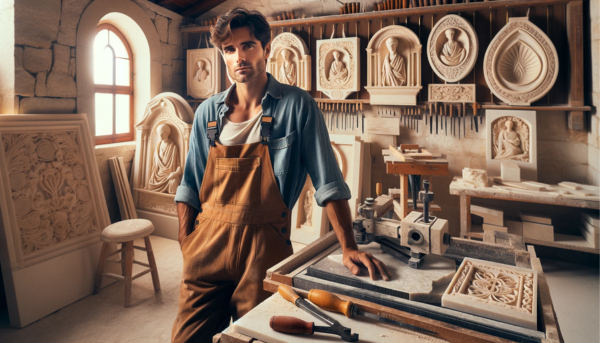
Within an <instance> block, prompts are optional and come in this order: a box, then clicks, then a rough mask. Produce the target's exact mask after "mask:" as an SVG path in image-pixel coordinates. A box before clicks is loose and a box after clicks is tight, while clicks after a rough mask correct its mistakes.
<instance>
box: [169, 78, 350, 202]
mask: <svg viewBox="0 0 600 343" xmlns="http://www.w3.org/2000/svg"><path fill="white" fill-rule="evenodd" d="M267 75H268V78H269V80H268V82H267V90H266V93H265V96H264V97H263V98H262V102H261V104H262V110H263V116H271V117H273V124H272V127H271V136H270V138H269V142H268V145H269V155H270V156H271V163H272V164H273V172H274V174H275V179H276V181H277V186H279V191H280V192H281V195H282V197H283V201H284V202H285V204H286V206H287V207H288V208H293V207H294V204H296V201H297V200H298V197H299V196H300V192H301V191H302V188H303V187H304V182H305V180H306V174H307V172H308V174H309V175H310V178H311V180H312V183H313V185H314V187H315V190H316V192H315V200H316V201H317V204H318V205H319V206H321V207H323V206H324V202H325V201H327V200H340V199H350V198H351V194H350V189H349V188H348V185H347V184H346V182H344V178H343V176H342V172H341V171H340V168H339V166H338V164H337V162H336V159H335V155H334V153H333V149H332V147H331V143H330V141H329V134H328V132H327V127H326V126H325V120H324V119H323V115H322V114H321V111H320V110H319V107H318V106H317V103H316V102H315V100H314V99H313V98H312V97H311V96H310V94H308V93H307V92H305V91H304V90H302V89H300V88H298V87H295V86H289V85H285V84H281V83H279V82H278V81H277V80H276V79H275V78H274V77H273V76H272V75H271V74H269V73H267ZM233 87H235V84H234V85H232V86H231V87H229V89H227V90H226V91H224V92H221V93H219V94H215V95H213V96H212V97H210V98H208V99H207V100H205V101H204V102H202V104H200V106H199V107H198V109H197V110H196V116H195V118H194V124H193V126H192V132H191V134H190V148H189V152H188V155H187V161H186V163H185V168H184V171H183V179H182V180H181V184H180V186H179V187H178V188H177V194H176V196H175V201H176V202H185V203H187V204H189V205H191V206H193V207H194V208H196V209H197V210H200V199H199V197H198V193H199V191H200V186H201V185H202V177H203V176H204V168H205V167H206V161H207V158H208V149H209V144H208V139H207V138H206V124H207V123H208V122H209V121H215V120H216V121H217V122H218V124H217V125H218V127H219V132H221V128H222V125H223V116H224V115H225V113H226V112H227V110H228V109H229V107H228V106H227V100H228V99H229V94H230V92H231V90H232V89H233Z"/></svg>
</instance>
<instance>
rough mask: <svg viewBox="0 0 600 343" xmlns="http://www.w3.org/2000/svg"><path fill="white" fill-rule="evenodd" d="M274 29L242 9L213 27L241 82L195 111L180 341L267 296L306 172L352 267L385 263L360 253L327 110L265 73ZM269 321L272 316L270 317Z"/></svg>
mask: <svg viewBox="0 0 600 343" xmlns="http://www.w3.org/2000/svg"><path fill="white" fill-rule="evenodd" d="M270 38H271V33H270V27H269V24H268V23H267V21H266V20H265V18H264V16H263V15H262V14H260V13H259V12H256V11H248V10H246V9H244V8H235V9H233V10H231V11H230V12H228V13H227V14H225V15H223V16H222V17H221V18H220V19H219V21H218V22H217V24H216V25H215V27H213V28H211V42H212V44H213V45H214V46H215V47H217V48H218V49H219V50H220V51H221V52H222V54H223V58H224V60H225V63H226V65H227V72H228V74H229V77H230V78H231V79H232V80H233V81H234V84H233V85H232V86H231V87H230V88H229V89H228V90H227V91H225V92H222V93H220V94H217V95H215V96H213V97H211V98H209V99H207V100H206V101H204V102H203V103H202V104H201V105H200V107H199V108H198V110H197V112H196V116H195V119H194V124H193V128H192V133H191V136H190V149H189V153H188V158H187V162H186V165H185V170H184V176H183V180H182V182H181V185H180V186H179V188H178V190H177V195H176V197H175V201H177V212H178V216H179V241H180V243H181V250H182V253H183V261H184V266H183V277H182V283H181V288H180V295H179V309H178V315H177V319H176V320H175V323H174V324H173V333H172V341H173V342H185V341H193V342H211V337H212V336H213V335H214V334H216V333H217V332H219V331H221V330H222V329H223V328H225V327H226V326H227V325H228V324H229V320H230V317H233V318H234V320H236V319H238V318H239V317H241V316H243V315H244V314H245V313H247V312H248V311H250V310H251V309H252V308H253V307H254V306H256V305H258V304H259V303H260V302H262V301H263V300H264V299H266V298H267V297H268V296H269V293H268V292H266V291H264V290H263V289H262V280H263V279H264V277H265V274H266V270H267V269H268V268H270V267H271V266H273V265H275V264H276V263H278V262H280V261H281V260H283V259H285V258H286V257H288V256H290V255H291V254H292V247H291V242H290V231H291V227H290V225H291V222H290V219H291V218H290V217H291V210H290V209H291V208H292V207H293V206H294V204H295V203H296V201H297V200H298V196H299V194H300V191H301V190H302V188H303V186H304V182H305V180H306V175H307V171H308V174H310V177H311V179H312V182H313V185H314V187H315V189H316V192H315V195H314V197H315V199H316V202H317V204H318V205H319V206H325V207H326V209H327V214H328V216H329V219H330V221H331V224H332V226H333V228H334V230H335V232H336V234H337V237H338V240H339V242H340V244H341V246H342V249H343V252H344V265H345V266H346V267H348V268H350V271H351V272H352V273H354V274H358V273H359V267H358V265H361V264H362V265H365V266H366V267H367V268H368V270H369V273H370V276H371V278H373V279H375V277H376V273H380V274H381V275H383V278H384V279H386V280H387V279H389V278H388V276H387V275H388V274H387V272H386V270H385V266H384V265H383V263H381V262H380V261H378V260H377V259H375V258H373V257H372V256H371V255H370V254H367V253H362V252H359V251H358V248H357V245H356V242H355V240H354V234H353V232H352V219H351V212H350V207H349V206H348V202H347V199H349V198H350V196H351V195H350V190H349V189H348V186H347V185H346V183H345V182H344V180H343V177H342V173H341V171H340V169H339V167H338V166H337V163H336V160H335V156H334V153H333V149H332V148H331V144H330V141H329V136H328V134H327V129H326V127H325V122H324V120H323V117H322V115H321V113H320V111H319V108H318V107H317V104H316V102H315V101H314V99H312V97H311V96H310V95H309V94H308V93H306V92H305V91H303V90H301V89H299V88H297V87H293V86H289V85H283V84H281V83H279V82H278V81H277V80H276V79H275V78H274V77H273V76H272V75H270V74H267V73H266V71H265V70H266V60H267V59H268V58H269V53H270V52H271V47H270ZM265 320H268V319H267V318H265Z"/></svg>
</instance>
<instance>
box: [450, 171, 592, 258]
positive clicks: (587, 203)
mask: <svg viewBox="0 0 600 343" xmlns="http://www.w3.org/2000/svg"><path fill="white" fill-rule="evenodd" d="M450 194H452V195H458V196H459V197H460V237H462V238H483V232H479V231H478V230H473V227H472V223H471V198H472V197H475V198H487V199H497V200H507V201H520V202H530V203H538V204H548V205H558V206H568V207H578V208H590V209H600V199H598V197H597V196H586V197H582V196H575V195H558V196H557V195H556V194H555V193H552V192H532V191H524V190H519V189H515V190H506V189H497V188H493V187H481V188H480V187H478V188H472V187H467V186H465V185H464V184H463V183H462V182H460V181H459V179H458V178H455V179H454V180H453V181H452V183H450ZM525 243H529V244H535V245H544V246H549V247H554V248H561V249H569V250H576V251H581V252H587V253H593V254H598V253H599V250H598V249H594V248H592V246H591V245H590V244H589V243H588V242H587V241H586V240H585V239H584V238H583V237H580V236H571V235H563V234H555V240H554V242H546V241H538V240H534V239H528V238H525Z"/></svg>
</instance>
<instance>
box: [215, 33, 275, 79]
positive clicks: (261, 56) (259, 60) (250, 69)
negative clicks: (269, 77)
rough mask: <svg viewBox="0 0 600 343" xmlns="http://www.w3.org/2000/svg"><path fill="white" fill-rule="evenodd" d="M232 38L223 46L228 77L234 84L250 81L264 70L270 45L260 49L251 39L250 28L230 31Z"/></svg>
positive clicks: (258, 42) (255, 40)
mask: <svg viewBox="0 0 600 343" xmlns="http://www.w3.org/2000/svg"><path fill="white" fill-rule="evenodd" d="M231 34H232V37H231V39H230V40H229V41H228V42H225V44H223V56H224V58H225V63H226V64H227V71H228V72H229V76H230V77H231V78H232V79H233V80H234V81H235V82H236V83H245V82H249V81H252V80H253V79H254V78H256V77H257V76H258V75H260V74H261V73H264V72H265V70H266V62H265V60H266V59H267V58H269V53H270V52H271V46H270V43H269V44H267V46H265V48H264V49H263V48H262V45H261V44H260V41H259V40H257V39H256V38H254V37H252V34H251V33H250V28H248V27H240V28H237V29H233V30H231Z"/></svg>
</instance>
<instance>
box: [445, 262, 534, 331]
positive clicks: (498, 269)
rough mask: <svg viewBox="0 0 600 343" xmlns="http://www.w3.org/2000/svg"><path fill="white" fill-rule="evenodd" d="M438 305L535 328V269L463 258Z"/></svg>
mask: <svg viewBox="0 0 600 343" xmlns="http://www.w3.org/2000/svg"><path fill="white" fill-rule="evenodd" d="M442 306H444V307H448V308H452V309H456V310H459V311H463V312H467V313H471V314H475V315H479V316H482V317H487V318H491V319H495V320H499V321H503V322H507V323H510V324H515V325H519V326H523V327H528V328H530V329H534V330H535V329H536V328H537V273H536V272H535V271H533V270H530V269H524V268H518V267H513V266H508V265H503V264H500V263H493V262H488V261H482V260H476V259H472V258H465V259H464V261H463V263H462V264H461V266H460V267H459V269H458V271H457V273H456V275H455V276H454V279H453V280H452V282H450V285H449V286H448V289H447V290H446V292H444V295H443V296H442Z"/></svg>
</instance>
